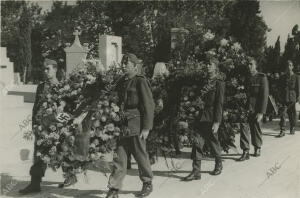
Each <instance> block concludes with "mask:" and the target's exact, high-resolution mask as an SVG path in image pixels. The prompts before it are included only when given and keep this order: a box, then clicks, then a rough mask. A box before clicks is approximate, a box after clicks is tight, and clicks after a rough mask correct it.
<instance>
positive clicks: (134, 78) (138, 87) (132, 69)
mask: <svg viewBox="0 0 300 198" xmlns="http://www.w3.org/2000/svg"><path fill="white" fill-rule="evenodd" d="M139 63H140V60H139V59H138V58H137V57H136V56H135V55H134V54H125V55H124V57H123V59H122V65H123V66H124V69H125V73H126V75H125V76H124V77H123V78H122V79H121V80H120V81H119V82H118V83H117V90H118V93H119V96H120V103H121V104H120V106H121V109H122V110H123V111H124V113H125V115H127V116H126V118H127V121H128V123H127V124H128V128H129V129H130V131H129V132H128V134H126V135H125V136H124V137H120V139H119V141H118V142H117V150H116V153H117V157H116V158H114V169H113V171H112V174H111V175H110V178H109V182H108V187H109V192H108V194H107V196H106V198H117V197H118V191H119V190H120V189H121V187H122V182H123V180H124V178H125V176H126V172H127V160H128V153H131V154H132V155H133V156H134V158H135V160H136V161H137V164H138V167H139V175H140V179H141V180H142V182H143V188H142V190H141V191H140V192H139V193H138V194H136V196H137V197H145V196H148V195H149V194H150V193H151V192H152V190H153V187H152V178H153V173H152V170H151V165H150V162H149V157H148V153H147V150H146V139H147V137H148V134H149V130H150V129H152V125H153V118H154V101H153V97H152V92H151V89H150V86H149V83H148V81H147V79H146V78H145V77H144V76H142V75H138V68H137V66H138V64H139Z"/></svg>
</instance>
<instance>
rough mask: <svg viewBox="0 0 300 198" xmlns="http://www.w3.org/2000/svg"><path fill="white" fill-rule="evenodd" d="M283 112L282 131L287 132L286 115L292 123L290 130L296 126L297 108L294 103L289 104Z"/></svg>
mask: <svg viewBox="0 0 300 198" xmlns="http://www.w3.org/2000/svg"><path fill="white" fill-rule="evenodd" d="M282 108H283V109H282V112H281V115H280V123H279V125H280V130H282V131H285V127H286V121H285V119H286V115H288V117H289V121H290V128H293V127H295V126H296V121H297V113H296V107H295V103H294V102H290V103H287V104H286V105H284V106H283V107H282Z"/></svg>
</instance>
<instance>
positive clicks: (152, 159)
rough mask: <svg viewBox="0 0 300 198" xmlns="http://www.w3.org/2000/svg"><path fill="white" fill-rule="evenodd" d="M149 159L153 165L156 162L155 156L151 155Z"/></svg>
mask: <svg viewBox="0 0 300 198" xmlns="http://www.w3.org/2000/svg"><path fill="white" fill-rule="evenodd" d="M149 160H150V164H151V165H153V164H155V157H154V156H151V157H149Z"/></svg>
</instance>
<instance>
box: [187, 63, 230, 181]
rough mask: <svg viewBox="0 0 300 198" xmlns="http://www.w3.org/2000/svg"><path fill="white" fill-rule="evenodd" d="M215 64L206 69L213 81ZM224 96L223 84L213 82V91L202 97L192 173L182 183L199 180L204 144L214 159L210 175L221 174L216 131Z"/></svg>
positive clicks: (219, 148) (192, 156) (220, 119)
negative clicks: (202, 105)
mask: <svg viewBox="0 0 300 198" xmlns="http://www.w3.org/2000/svg"><path fill="white" fill-rule="evenodd" d="M216 64H217V63H215V62H211V64H210V66H209V67H208V73H209V75H210V76H211V77H212V78H213V79H214V78H215V77H216V70H217V66H216ZM224 94H225V83H224V82H222V81H220V80H217V79H216V80H215V81H214V89H212V90H210V91H209V92H208V93H207V94H206V96H205V97H204V103H205V107H204V109H203V110H202V112H201V113H200V117H199V118H200V119H199V120H197V123H196V125H197V129H198V130H199V131H198V132H197V133H196V134H195V141H194V143H193V148H192V153H191V159H192V160H193V164H192V166H193V169H192V172H191V173H190V174H189V175H188V176H186V177H184V178H182V180H183V181H192V180H199V179H201V174H200V171H201V160H202V159H203V154H204V151H203V147H204V144H205V142H206V143H208V145H210V147H211V151H212V154H213V156H214V157H215V169H214V170H213V171H212V172H211V174H212V175H219V174H221V172H222V169H223V166H222V159H221V147H220V142H219V140H218V129H219V125H220V123H221V122H222V115H223V114H222V113H223V103H224Z"/></svg>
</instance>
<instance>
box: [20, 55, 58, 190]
mask: <svg viewBox="0 0 300 198" xmlns="http://www.w3.org/2000/svg"><path fill="white" fill-rule="evenodd" d="M44 72H45V75H46V78H47V80H46V81H45V82H42V83H40V84H39V85H38V87H37V91H36V96H35V101H34V105H33V109H32V126H34V125H35V124H37V123H36V114H37V112H38V111H39V109H40V107H41V105H42V103H43V101H41V96H42V95H43V93H44V92H46V91H47V90H48V89H49V87H50V86H51V84H58V83H59V81H58V79H57V78H56V73H57V63H56V61H54V60H50V59H45V61H44ZM32 130H35V129H34V128H33V129H32ZM35 139H36V138H35ZM46 168H47V164H46V163H44V162H43V161H42V160H41V159H40V158H39V157H38V156H37V143H36V140H35V142H34V156H33V165H32V166H31V168H30V175H31V182H30V184H29V185H28V186H27V187H25V188H24V189H22V190H20V191H19V193H20V194H24V195H25V194H29V193H35V192H40V191H41V186H40V184H41V181H42V177H44V175H45V171H46Z"/></svg>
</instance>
